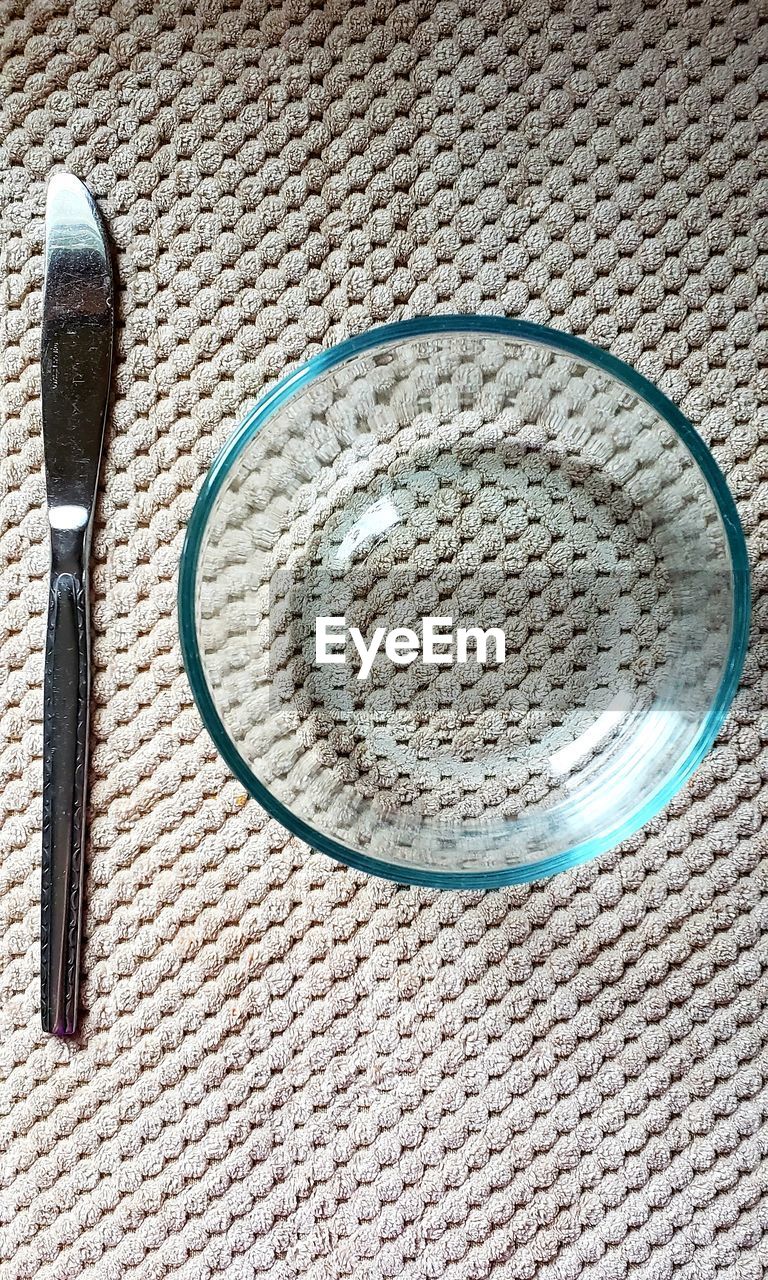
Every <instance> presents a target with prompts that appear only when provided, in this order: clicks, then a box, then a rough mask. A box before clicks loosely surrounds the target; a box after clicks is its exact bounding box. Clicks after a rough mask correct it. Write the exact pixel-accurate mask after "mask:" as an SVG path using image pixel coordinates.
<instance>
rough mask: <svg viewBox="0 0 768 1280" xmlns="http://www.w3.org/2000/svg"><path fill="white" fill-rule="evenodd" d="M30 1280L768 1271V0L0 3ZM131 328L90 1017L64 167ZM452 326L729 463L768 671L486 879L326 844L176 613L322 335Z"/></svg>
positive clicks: (104, 657)
mask: <svg viewBox="0 0 768 1280" xmlns="http://www.w3.org/2000/svg"><path fill="white" fill-rule="evenodd" d="M0 48H1V49H2V68H1V71H0V74H1V76H2V79H1V81H0V113H1V114H0V120H1V121H2V124H1V125H0V133H1V135H2V137H1V138H0V217H1V219H2V221H1V223H0V253H1V254H2V262H1V264H0V321H1V322H2V326H3V334H2V341H1V342H0V359H1V360H2V364H1V366H0V394H1V395H2V448H1V449H0V455H1V456H0V493H1V494H2V503H1V505H0V576H1V592H2V600H3V607H2V611H1V612H0V664H1V670H2V683H1V687H0V707H1V708H2V718H1V720H0V726H1V732H2V741H1V742H0V778H1V784H2V785H1V788H0V1280H27V1278H29V1280H33V1278H35V1280H54V1278H57V1280H58V1278H59V1277H60V1278H61V1280H64V1278H65V1277H66V1280H72V1278H73V1277H82V1278H83V1280H118V1278H120V1277H130V1280H155V1278H158V1277H163V1276H174V1277H179V1278H183V1280H203V1278H204V1277H209V1276H213V1275H215V1274H221V1275H224V1276H226V1277H227V1280H246V1278H247V1277H257V1276H269V1277H270V1280H289V1278H292V1277H306V1278H308V1280H336V1278H337V1277H347V1276H348V1277H356V1278H358V1280H380V1278H382V1280H383V1278H384V1277H390V1276H392V1277H395V1276H400V1275H402V1276H405V1277H408V1278H409V1280H410V1278H413V1280H420V1278H422V1277H425V1278H426V1277H446V1278H447V1280H459V1278H461V1280H470V1278H472V1280H474V1278H479V1277H485V1276H489V1275H494V1276H498V1277H503V1278H504V1280H506V1278H507V1277H508V1278H509V1280H528V1278H533V1277H535V1278H536V1280H623V1278H624V1277H638V1278H639V1280H665V1278H667V1277H674V1278H675V1280H714V1278H716V1277H717V1278H721V1277H722V1278H725V1277H727V1278H728V1280H759V1278H760V1277H762V1276H764V1275H765V1274H766V1273H768V1245H766V1238H767V1236H768V1186H767V1182H768V1172H767V1170H768V1088H767V1087H766V1074H768V1050H767V1046H768V849H767V848H766V833H767V832H768V827H766V825H765V822H764V820H765V816H766V814H768V786H767V785H764V778H765V775H766V768H767V766H768V753H767V752H766V740H767V739H768V716H767V715H766V707H767V706H768V686H767V685H766V679H767V678H768V677H767V676H766V672H768V607H766V602H765V599H764V598H763V596H762V593H763V592H764V590H765V586H766V564H767V563H768V561H767V560H766V556H768V523H767V521H768V414H767V413H766V403H767V402H768V395H767V392H768V385H767V380H766V355H767V354H768V353H767V346H768V344H767V342H766V333H767V332H768V328H767V327H766V293H765V288H766V277H767V276H768V257H766V256H765V255H766V249H767V247H768V245H767V240H766V231H767V229H768V228H767V223H766V212H767V209H766V202H767V194H766V154H767V153H766V147H767V145H768V127H767V120H768V78H767V77H766V60H767V55H768V10H766V7H765V5H764V3H763V0H748V2H747V3H731V2H730V0H711V2H707V3H703V4H689V5H686V4H685V3H684V0H662V2H661V3H653V0H646V2H645V3H641V2H640V0H612V2H611V0H608V2H604V0H574V3H572V4H563V3H559V4H550V3H547V0H528V2H527V3H525V4H521V3H518V0H478V2H477V3H474V2H473V0H446V2H444V3H435V2H434V0H411V2H410V3H395V2H394V0H370V2H369V3H367V4H355V3H351V2H350V0H328V3H326V4H313V3H311V2H310V0H286V2H285V3H284V4H282V5H279V4H269V3H266V0H252V2H251V3H247V4H244V5H243V6H242V7H240V8H238V7H236V6H234V5H230V4H225V3H222V2H221V0H187V2H184V0H176V2H175V3H174V2H173V0H169V2H166V3H159V4H155V5H153V4H152V2H151V0H122V2H120V3H116V4H114V5H113V6H110V5H109V4H108V3H105V0H82V3H80V2H78V3H75V4H67V3H66V2H64V3H62V0H39V2H35V3H31V4H25V3H23V0H12V2H11V3H8V0H5V2H3V3H0ZM62 165H64V166H66V167H67V168H69V169H70V170H71V171H73V172H74V173H76V174H78V175H79V176H80V177H82V178H84V179H85V180H86V181H87V182H88V184H89V186H90V187H91V189H92V191H93V192H94V194H95V195H96V197H97V199H98V201H99V203H100V205H101V207H102V209H103V210H104V213H105V215H106V217H107V219H108V221H109V225H110V228H111V232H112V236H113V238H114V241H115V245H116V248H117V258H118V267H119V274H120V283H121V311H122V317H121V320H122V323H121V329H120V335H119V341H118V359H117V370H116V398H115V405H114V413H113V417H112V425H111V430H110V434H109V440H108V448H107V456H106V465H105V470H104V482H103V493H102V499H101V507H100V513H99V518H98V525H97V531H96V536H95V548H94V549H95V569H94V574H93V597H94V630H95V668H96V669H95V680H94V686H95V687H94V696H95V709H94V716H93V755H92V819H91V827H90V863H89V885H88V897H89V910H88V925H87V933H88V938H87V947H86V953H85V985H84V991H83V1003H84V1008H85V1016H84V1019H83V1026H82V1032H81V1034H80V1035H79V1036H78V1037H77V1039H75V1040H74V1041H72V1042H60V1041H56V1040H54V1039H48V1038H45V1037H44V1036H43V1035H42V1033H41V1031H40V1027H39V1014H38V982H39V973H38V964H39V961H38V946H39V874H40V807H41V669H42V643H43V631H44V613H45V607H46V598H47V597H46V571H47V555H48V553H47V546H46V524H45V512H44V484H43V476H42V446H41V439H40V414H39V406H38V396H39V366H38V341H39V336H38V330H39V321H40V285H41V277H42V252H41V251H42V243H43V208H44V193H45V182H46V179H47V177H48V175H49V174H50V173H51V172H52V171H54V169H56V168H57V167H60V166H62ZM441 310H442V311H444V310H464V311H481V312H493V313H499V314H506V315H521V316H525V317H527V318H529V319H534V320H539V321H545V322H550V323H552V324H554V325H556V326H558V327H562V328H564V329H567V330H569V331H571V332H574V333H578V334H584V335H585V336H586V337H588V338H590V339H592V340H594V341H595V342H597V343H600V344H602V345H604V346H606V347H608V348H609V349H610V350H612V351H613V352H615V353H616V354H617V355H619V356H622V357H623V358H625V359H627V360H629V361H630V362H632V363H634V364H635V365H636V366H637V367H638V368H639V369H640V370H642V372H644V373H645V374H647V375H649V376H650V377H651V378H653V379H655V380H657V381H658V383H659V384H660V386H661V387H662V388H663V389H664V390H665V391H666V392H667V393H668V394H669V395H670V396H672V397H673V398H674V399H675V400H676V401H677V402H678V403H679V404H680V405H681V407H682V408H683V410H684V411H685V412H686V413H687V414H688V415H689V416H690V418H691V419H692V420H693V422H694V423H695V424H696V425H697V426H698V427H699V429H700V430H701V432H702V434H703V435H704V436H705V438H706V439H707V440H708V441H709V443H710V444H711V445H712V447H713V448H714V452H715V454H716V456H717V458H718V460H719V462H720V463H721V465H722V466H723V468H724V469H725V471H726V473H727V475H728V477H729V480H730V483H731V486H732V488H733V492H734V494H735V496H736V499H737V501H738V504H739V508H740V511H741V515H742V518H743V521H744V524H745V528H746V530H747V533H748V536H749V539H750V545H751V555H752V563H753V568H754V570H755V577H754V586H755V604H756V607H755V623H754V628H753V638H752V647H751V652H750V656H749V658H748V662H747V667H746V670H745V675H744V680H743V684H742V689H741V692H740V694H739V696H738V698H737V701H736V704H735V706H734V708H733V712H732V714H731V717H730V720H729V723H728V725H727V727H726V728H725V729H724V731H723V732H722V734H721V736H720V739H719V742H718V744H717V746H716V748H715V749H714V750H713V751H712V753H711V754H710V756H709V758H708V759H707V760H706V762H705V763H704V764H703V765H702V767H701V768H700V769H699V771H698V773H697V774H696V776H695V777H694V779H693V781H692V782H691V784H690V785H689V787H688V788H687V789H686V791H685V792H684V793H683V794H682V795H681V796H680V797H679V798H678V799H677V800H676V801H675V802H674V803H673V804H672V805H671V806H670V807H669V809H668V810H667V811H666V812H665V813H664V814H663V815H662V816H661V817H660V818H659V819H657V820H656V821H655V822H654V823H653V824H652V825H651V827H649V828H648V829H647V830H646V831H645V832H644V833H643V834H642V835H641V836H638V837H637V838H635V839H633V840H632V841H631V842H630V843H629V844H628V845H627V846H626V847H624V848H623V849H621V850H620V851H617V852H616V853H614V854H611V855H608V856H604V857H601V858H600V859H598V860H597V861H596V862H594V863H593V864H591V865H589V866H587V867H585V868H583V869H581V870H579V871H576V872H573V873H569V874H566V875H561V876H559V877H556V878H555V879H553V880H551V881H549V882H545V883H541V884H538V885H534V886H531V887H529V888H516V889H510V890H506V891H501V892H492V893H487V894H480V893H473V894H458V893H442V894H441V893H438V892H428V891H424V890H414V889H404V888H397V887H395V886H393V885H390V884H387V883H385V882H383V881H377V880H373V879H367V878H366V877H365V876H362V875H360V874H357V873H352V872H350V871H347V870H346V869H345V868H343V867H341V866H337V865H335V864H333V863H332V862H330V861H328V860H326V859H325V858H324V857H322V856H320V855H318V854H315V853H312V852H310V851H309V850H308V849H307V848H305V847H303V846H302V845H300V844H299V843H298V842H297V841H296V840H294V839H291V838H289V837H288V836H287V834H286V833H285V832H284V831H283V830H282V829H281V828H280V827H278V826H277V825H276V824H275V823H274V822H271V821H267V820H266V819H265V817H264V815H263V814H262V812H261V810H260V809H259V808H258V806H257V805H256V804H255V803H254V802H252V801H247V802H246V801H245V797H244V795H243V793H242V789H241V788H240V786H239V785H238V784H237V783H236V782H234V781H233V780H232V778H231V777H230V776H229V775H228V773H227V770H226V768H224V766H223V765H222V764H221V763H220V762H219V760H218V759H217V757H216V755H215V752H214V751H213V749H212V747H211V745H210V743H209V741H208V738H207V737H206V735H205V733H204V732H203V731H202V729H201V724H200V720H199V718H198V715H197V713H196V711H195V710H194V708H193V706H192V703H191V699H190V694H189V690H188V686H187V682H186V679H185V677H184V674H183V671H182V667H181V660H180V655H179V647H178V643H177V637H176V618H175V590H176V569H177V564H178V559H179V553H180V550H181V544H182V538H183V535H184V527H185V522H186V520H187V518H188V516H189V512H190V509H191V506H192V502H193V499H194V495H195V492H196V489H197V487H198V485H199V482H200V481H201V479H202V476H203V474H204V473H205V470H206V468H207V466H208V464H209V462H210V461H211V459H212V457H213V455H214V453H215V451H216V450H217V448H218V447H219V446H220V445H221V444H222V442H223V441H224V440H225V438H226V436H227V435H228V433H229V432H230V431H231V430H232V428H233V426H234V425H235V423H236V422H237V420H238V418H239V416H240V415H241V414H242V413H243V412H244V411H245V410H246V409H247V407H248V406H250V405H251V404H252V403H253V402H254V400H255V398H256V397H257V396H258V395H259V393H260V392H261V391H262V390H263V389H264V387H265V386H267V385H268V384H269V382H270V381H271V380H273V379H274V378H275V377H276V376H278V375H279V374H280V373H281V372H282V371H283V370H285V369H286V368H287V367H288V366H289V365H290V364H291V363H292V362H295V361H297V360H299V359H300V358H302V357H304V356H306V355H307V354H309V353H311V352H312V351H314V350H317V349H318V347H319V346H325V345H328V344H331V343H333V342H335V341H337V340H339V339H341V338H343V337H344V336H346V335H348V334H351V333H355V332H359V331H360V330H362V329H364V328H366V327H367V326H370V325H371V324H374V323H376V322H380V321H384V320H390V319H393V318H400V317H404V316H407V315H413V314H416V313H435V312H439V311H441Z"/></svg>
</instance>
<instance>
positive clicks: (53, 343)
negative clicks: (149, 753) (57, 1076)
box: [40, 173, 114, 1035]
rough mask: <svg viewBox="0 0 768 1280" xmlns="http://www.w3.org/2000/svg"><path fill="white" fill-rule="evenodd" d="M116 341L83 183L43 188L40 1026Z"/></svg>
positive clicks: (60, 934) (71, 987)
mask: <svg viewBox="0 0 768 1280" xmlns="http://www.w3.org/2000/svg"><path fill="white" fill-rule="evenodd" d="M113 340H114V287H113V276H112V264H111V260H110V254H109V246H108V243H107V238H106V234H105V231H104V226H103V224H102V221H101V218H100V217H99V213H98V210H97V208H96V205H95V203H94V201H93V198H92V196H91V194H90V192H89V191H88V189H87V188H86V187H85V186H84V185H83V183H82V182H80V181H79V180H78V179H77V178H75V177H73V176H72V175H71V174H68V173H58V174H55V175H54V176H53V177H52V178H51V180H50V183H49V185H48V193H47V201H46V211H45V274H44V280H43V314H42V333H41V353H40V369H41V403H42V421H43V445H44V453H45V473H46V488H47V499H48V518H49V525H50V539H51V575H50V590H49V599H48V625H47V630H46V641H45V678H44V692H43V699H44V706H43V848H42V884H41V900H40V905H41V929H40V950H41V955H40V960H41V964H40V979H41V993H40V994H41V1018H42V1024H43V1030H44V1031H49V1032H52V1033H53V1034H55V1035H71V1034H72V1033H73V1032H74V1031H75V1030H76V1029H77V1015H78V1002H79V983H80V944H81V934H82V916H83V885H84V870H85V867H84V847H85V801H86V783H87V769H88V713H89V699H90V626H89V605H88V561H89V556H90V543H91V531H92V527H93V509H94V502H95V498H96V488H97V484H98V478H99V465H100V460H101V451H102V444H103V439H104V427H105V424H106V418H107V407H108V402H109V383H110V374H111V367H112V348H113Z"/></svg>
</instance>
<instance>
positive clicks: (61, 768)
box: [40, 528, 90, 1036]
mask: <svg viewBox="0 0 768 1280" xmlns="http://www.w3.org/2000/svg"><path fill="white" fill-rule="evenodd" d="M87 544H88V531H87V529H85V528H77V529H56V528H54V529H53V530H52V533H51V585H50V596H49V602H48V629H47V633H46V643H45V691H44V710H43V856H42V888H41V941H40V979H41V1013H42V1023H43V1030H44V1031H49V1032H52V1033H53V1034H54V1035H60V1036H63V1035H72V1033H73V1032H74V1031H75V1030H76V1029H77V1011H78V991H79V980H80V937H81V932H82V917H83V881H84V873H85V866H84V843H85V796H86V775H87V763H88V703H89V695H90V639H89V623H88V590H87V585H88V584H87V571H86V566H87V551H88V545H87Z"/></svg>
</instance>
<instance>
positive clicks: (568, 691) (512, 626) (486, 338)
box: [179, 316, 749, 887]
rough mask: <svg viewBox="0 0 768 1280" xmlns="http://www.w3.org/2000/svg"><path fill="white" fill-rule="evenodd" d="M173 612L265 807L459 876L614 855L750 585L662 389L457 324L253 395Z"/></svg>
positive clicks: (549, 347)
mask: <svg viewBox="0 0 768 1280" xmlns="http://www.w3.org/2000/svg"><path fill="white" fill-rule="evenodd" d="M179 600H180V626H181V638H182V647H183V651H184V658H185V662H186V666H187V671H188V674H189V678H190V681H191V685H192V689H193V692H194V695H195V698H196V700H197V704H198V706H199V708H200V711H201V714H202V716H203V719H204V721H205V723H206V725H207V727H208V730H209V732H210V733H211V735H212V737H213V739H214V741H215V743H216V745H217V746H218V748H219V750H220V751H221V753H222V755H223V756H224V758H225V760H226V761H227V762H228V764H229V765H230V767H231V768H232V770H233V771H234V773H235V774H236V775H237V777H238V778H239V779H240V780H241V782H242V783H243V785H244V786H245V787H246V788H247V789H248V790H249V791H250V792H251V793H252V794H253V795H254V796H255V797H256V799H257V800H259V801H260V802H261V803H262V804H263V806H264V807H265V809H267V810H268V811H269V812H270V813H271V814H272V815H273V816H275V817H276V818H278V819H279V820H280V821H281V822H282V823H284V825H285V826H286V827H288V828H289V829H290V830H291V831H293V832H295V833H296V834H297V835H298V836H300V837H301V838H302V839H304V840H306V841H307V842H308V843H309V844H311V845H313V846H314V847H315V848H318V849H321V850H323V851H324V852H326V853H328V854H331V855H332V856H334V857H336V858H339V859H341V860H342V861H344V862H347V863H350V864H352V865H354V866H356V867H361V868H364V869H365V870H367V871H372V872H375V873H377V874H379V875H384V876H387V877H390V878H392V879H395V880H400V881H404V882H408V883H421V884H430V885H440V886H446V887H480V886H492V885H498V884H504V883H510V882H513V881H521V880H528V879H532V878H535V877H538V876H544V875H550V874H551V873H552V872H554V871H557V870H560V869H562V868H566V867H570V866H573V865H575V864H576V863H579V862H582V861H584V860H585V859H586V858H589V857H592V856H594V855H595V854H598V853H600V852H602V851H603V850H606V849H608V848H610V847H611V846H613V845H615V844H617V843H618V842H619V841H621V840H622V839H624V838H625V837H627V836H629V835H630V834H631V833H632V832H634V831H636V830H637V829H638V828H639V827H641V826H642V825H643V824H644V823H645V822H647V821H648V820H649V819H650V818H651V817H653V815H654V814H656V813H657V812H658V811H659V810H660V809H661V808H662V807H663V805H664V804H666V803H667V801H668V800H669V799H670V798H671V797H672V796H673V795H674V794H675V792H676V791H677V790H678V789H679V788H680V787H681V786H682V785H683V783H684V782H685V780H686V778H688V776H689V775H690V774H691V772H692V771H693V769H694V768H695V767H696V765H697V764H698V762H699V761H700V760H701V758H702V756H703V755H704V754H705V752H706V751H707V750H708V748H709V746H710V745H711V743H712V741H713V739H714V737H715V735H716V733H717V731H718V729H719V727H720V725H721V724H722V721H723V719H724V717H725V715H726V713H727V710H728V707H729V704H730V702H731V699H732V697H733V694H734V691H735V689H736V685H737V683H738V679H739V675H740V672H741V668H742V664H743V660H744V654H745V649H746V644H747V631H748V623H749V570H748V565H747V556H746V549H745V544H744V537H743V533H742V530H741V527H740V524H739V520H738V516H737V514H736V509H735V506H734V503H733V500H732V498H731V496H730V494H729V492H728V489H727V487H726V484H725V481H724V479H723V477H722V475H721V473H720V471H719V470H718V467H717V465H716V463H715V462H714V460H713V458H712V456H711V455H710V453H709V452H708V450H707V449H706V447H705V446H704V444H703V443H702V441H701V439H700V438H699V437H698V436H697V434H696V433H695V431H694V430H693V428H692V427H691V426H690V424H689V423H688V422H687V421H686V420H685V418H684V417H683V416H682V414H681V413H680V412H679V411H678V410H677V409H676V408H675V407H674V405H673V404H671V403H670V402H669V401H668V400H667V399H666V397H665V396H663V395H662V394H661V392H659V391H658V390H657V389H656V388H655V387H653V386H652V385H651V384H650V383H648V382H647V381H646V380H645V379H644V378H642V377H640V376H639V375H638V374H637V373H635V372H634V371H633V370H632V369H630V368H628V367H627V366H626V365H624V364H622V363H621V362H620V361H619V360H616V359H614V358H613V357H612V356H610V355H608V354H606V353H605V352H603V351H600V350H598V349H597V348H595V347H592V346H590V345H589V344H588V343H586V342H583V341H581V340H580V339H577V338H572V337H569V336H567V335H565V334H562V333H556V332H554V331H552V330H550V329H546V328H542V327H540V326H537V325H533V324H527V323H523V322H519V321H512V320H502V319H494V318H486V317H479V316H477V317H474V316H451V317H438V318H433V319H418V320H413V321H408V322H405V323H402V324H396V325H391V326H388V327H385V328H381V329H377V330H373V331H372V332H369V333H367V334H364V335H363V336H362V337H360V338H356V339H354V340H352V341H350V342H346V343H343V344H342V345H341V346H339V347H336V348H335V349H333V350H331V351H327V352H323V353H322V354H320V355H318V356H315V357H314V358H313V359H312V360H310V361H309V362H308V363H307V364H305V365H303V366H302V367H301V368H299V369H298V370H297V371H296V372H294V373H292V374H290V375H289V376H288V377H287V378H285V379H284V380H283V381H282V382H281V383H280V384H279V385H278V386H277V387H275V389H274V390H273V391H271V392H270V393H269V394H268V395H267V396H265V397H264V399H263V400H262V401H261V402H260V403H259V404H258V405H257V406H256V408H255V409H254V410H253V411H252V413H251V414H250V415H249V416H248V417H247V418H246V420H245V422H243V424H242V425H241V426H240V428H239V430H238V431H237V432H236V433H235V434H234V436H233V437H232V439H231V440H230V441H229V443H228V444H227V445H226V447H225V448H224V450H223V452H222V453H221V454H220V456H219V457H218V459H217V460H216V462H215V463H214V465H213V467H212V468H211V471H210V474H209V476H208V478H207V481H206V483H205V484H204V486H203V489H202V492H201V493H200V496H199V498H198V500H197V504H196V506H195V509H194V512H193V515H192V519H191V521H190V525H189V530H188V534H187V540H186V544H185V547H184V552H183V557H182V565H181V576H180V594H179ZM318 619H325V621H321V622H319V623H318ZM329 619H332V620H333V619H335V621H328V620H329ZM425 619H427V620H429V619H433V620H434V619H440V620H442V621H438V622H435V621H431V622H430V621H425ZM353 628H356V629H357V636H356V637H355V635H354V633H353ZM403 629H405V630H403ZM377 636H378V640H379V647H378V649H375V647H374V640H375V639H376V637H377ZM430 636H431V637H432V639H431V642H430ZM342 658H343V662H342V661H341V659H342ZM441 658H442V659H445V658H449V659H450V661H440V659H441ZM323 659H325V660H323ZM462 659H463V660H462Z"/></svg>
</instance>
